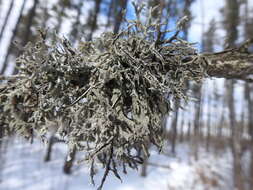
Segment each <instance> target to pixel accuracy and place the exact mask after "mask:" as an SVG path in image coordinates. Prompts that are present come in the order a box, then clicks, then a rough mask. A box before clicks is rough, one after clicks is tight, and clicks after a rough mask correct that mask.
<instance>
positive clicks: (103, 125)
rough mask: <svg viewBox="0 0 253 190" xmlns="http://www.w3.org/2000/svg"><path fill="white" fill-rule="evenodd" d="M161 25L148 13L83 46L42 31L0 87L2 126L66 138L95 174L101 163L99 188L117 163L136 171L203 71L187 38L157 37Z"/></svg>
mask: <svg viewBox="0 0 253 190" xmlns="http://www.w3.org/2000/svg"><path fill="white" fill-rule="evenodd" d="M139 13H140V11H139ZM137 18H139V17H137ZM161 25H162V24H157V22H156V20H155V19H153V17H152V10H151V11H150V12H149V16H148V19H147V21H145V22H141V21H140V20H138V19H137V20H132V21H128V22H127V23H126V27H125V29H123V30H122V31H121V32H120V33H119V34H118V35H114V34H113V33H105V34H103V35H101V37H99V38H97V39H95V40H94V41H90V42H81V43H80V44H79V47H78V48H73V47H72V46H71V44H70V43H69V42H68V40H66V39H61V38H57V41H56V42H55V43H50V41H47V39H46V38H45V35H42V37H41V38H40V39H38V41H37V42H36V43H35V44H31V43H29V44H28V45H27V46H26V47H25V52H24V53H23V55H22V56H20V57H19V58H18V59H17V65H18V66H19V73H18V75H17V76H15V77H13V78H11V79H8V80H4V81H3V83H2V84H1V87H0V100H1V106H0V109H1V114H0V119H1V126H2V128H4V129H6V130H5V132H6V133H11V132H18V133H21V134H23V135H25V136H27V137H32V136H33V135H34V134H36V136H40V137H42V138H45V134H46V133H49V132H50V131H52V133H60V134H62V135H64V136H65V139H66V143H68V144H69V147H72V148H77V149H78V150H80V151H84V152H85V159H84V160H86V161H88V162H89V163H91V177H92V179H93V176H94V168H93V167H94V163H96V162H100V163H102V164H103V165H104V167H105V175H104V177H103V179H102V183H101V186H100V187H102V185H103V183H104V180H105V178H106V176H107V174H108V172H109V171H111V172H113V173H114V174H115V176H116V177H118V178H120V177H119V175H118V172H117V168H118V166H123V168H125V167H126V166H129V167H131V168H137V165H138V164H139V163H142V157H141V156H140V154H136V152H139V151H140V150H143V151H144V152H145V153H146V154H148V148H147V143H152V144H154V145H156V146H157V147H159V148H160V147H161V143H162V139H163V126H162V122H163V119H164V117H165V116H166V114H167V113H168V112H169V111H170V110H171V106H170V101H174V100H175V99H180V98H185V96H184V89H185V87H184V84H185V81H188V80H195V81H199V80H201V79H202V78H203V76H204V75H205V66H206V65H205V61H204V59H203V58H202V57H201V56H198V55H197V54H196V51H195V49H194V48H193V47H192V45H191V44H190V43H188V42H186V41H184V40H182V39H180V38H179V37H178V36H177V35H174V36H172V37H171V38H169V39H165V40H163V39H161V38H157V36H164V35H158V33H162V34H163V33H164V32H162V31H160V29H159V28H161ZM175 32H176V33H177V34H178V32H177V31H175ZM133 149H135V150H136V151H133Z"/></svg>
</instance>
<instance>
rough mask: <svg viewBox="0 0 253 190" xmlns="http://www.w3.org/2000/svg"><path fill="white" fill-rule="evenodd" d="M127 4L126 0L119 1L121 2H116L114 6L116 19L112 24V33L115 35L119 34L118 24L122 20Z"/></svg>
mask: <svg viewBox="0 0 253 190" xmlns="http://www.w3.org/2000/svg"><path fill="white" fill-rule="evenodd" d="M127 2H128V0H121V1H117V2H116V3H117V5H116V14H115V16H116V18H115V23H114V29H113V33H114V34H117V33H118V32H119V29H120V24H121V22H122V20H123V16H124V15H123V10H125V9H126V6H127Z"/></svg>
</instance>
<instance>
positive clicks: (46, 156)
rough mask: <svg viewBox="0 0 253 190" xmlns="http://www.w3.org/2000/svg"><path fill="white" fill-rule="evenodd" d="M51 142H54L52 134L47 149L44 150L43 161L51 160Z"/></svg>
mask: <svg viewBox="0 0 253 190" xmlns="http://www.w3.org/2000/svg"><path fill="white" fill-rule="evenodd" d="M53 144H54V136H51V137H50V138H49V142H48V146H47V151H46V155H45V158H44V161H45V162H49V161H50V160H51V153H52V150H53Z"/></svg>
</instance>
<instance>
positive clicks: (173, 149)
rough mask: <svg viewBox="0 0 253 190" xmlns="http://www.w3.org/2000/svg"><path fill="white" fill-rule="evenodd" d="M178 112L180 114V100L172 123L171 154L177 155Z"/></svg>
mask: <svg viewBox="0 0 253 190" xmlns="http://www.w3.org/2000/svg"><path fill="white" fill-rule="evenodd" d="M178 112H179V100H176V103H175V110H174V112H173V114H174V115H173V119H172V123H171V129H172V133H171V135H172V136H171V152H172V154H176V141H177V123H178Z"/></svg>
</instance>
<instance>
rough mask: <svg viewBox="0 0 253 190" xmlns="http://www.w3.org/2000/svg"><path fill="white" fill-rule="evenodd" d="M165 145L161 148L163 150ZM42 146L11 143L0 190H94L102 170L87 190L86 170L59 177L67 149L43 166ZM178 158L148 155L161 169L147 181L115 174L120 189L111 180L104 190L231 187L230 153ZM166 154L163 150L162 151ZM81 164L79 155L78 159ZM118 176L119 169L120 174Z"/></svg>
mask: <svg viewBox="0 0 253 190" xmlns="http://www.w3.org/2000/svg"><path fill="white" fill-rule="evenodd" d="M168 146H169V145H165V147H168ZM45 150H46V149H45V145H43V144H42V143H40V142H39V141H37V140H35V142H34V144H29V143H28V142H27V141H25V140H23V139H20V138H15V140H10V143H9V145H8V148H7V152H6V154H4V155H3V157H4V160H5V164H3V166H2V168H1V172H0V173H1V177H0V178H1V182H0V190H34V189H36V190H58V189H61V190H92V189H96V188H97V186H98V185H99V182H100V180H101V178H102V174H103V173H102V170H98V173H97V175H96V176H95V182H96V185H97V186H95V187H94V186H92V185H91V183H90V179H89V168H88V167H87V166H86V165H84V164H81V165H78V164H77V163H75V165H74V166H73V174H72V175H70V176H69V175H65V174H63V172H62V166H63V162H64V158H65V157H66V155H67V148H66V146H65V145H64V144H55V146H54V147H53V152H52V160H51V161H50V162H47V163H45V162H44V161H43V158H44V155H45ZM177 150H178V152H177V155H176V156H174V155H170V154H168V153H167V154H166V153H165V154H160V155H159V154H158V153H157V151H155V150H152V152H151V157H150V159H149V163H153V164H159V165H162V166H167V167H166V168H163V167H156V166H153V165H150V166H148V170H147V171H148V176H147V177H146V178H143V177H140V175H139V171H136V170H131V169H129V170H128V174H127V175H124V174H123V173H122V172H120V175H121V178H122V180H123V182H122V183H121V182H120V181H119V180H118V179H117V178H115V177H114V176H112V175H109V176H108V179H107V181H106V183H105V185H104V190H111V189H115V190H139V189H145V190H153V189H161V190H163V189H164V190H165V189H166V190H167V189H172V190H173V189H174V190H204V189H223V190H226V189H227V190H229V189H231V187H232V180H231V179H232V177H231V176H232V174H231V167H232V162H231V161H232V160H231V155H230V151H226V150H225V151H223V153H222V154H220V155H219V154H218V155H215V154H213V153H207V152H205V151H204V150H202V149H200V155H199V160H198V161H194V159H193V157H192V151H191V148H190V146H189V145H187V144H180V145H178V147H177ZM164 152H166V148H165V149H164ZM78 158H79V159H81V158H82V154H79V155H78ZM119 170H120V169H119Z"/></svg>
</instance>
